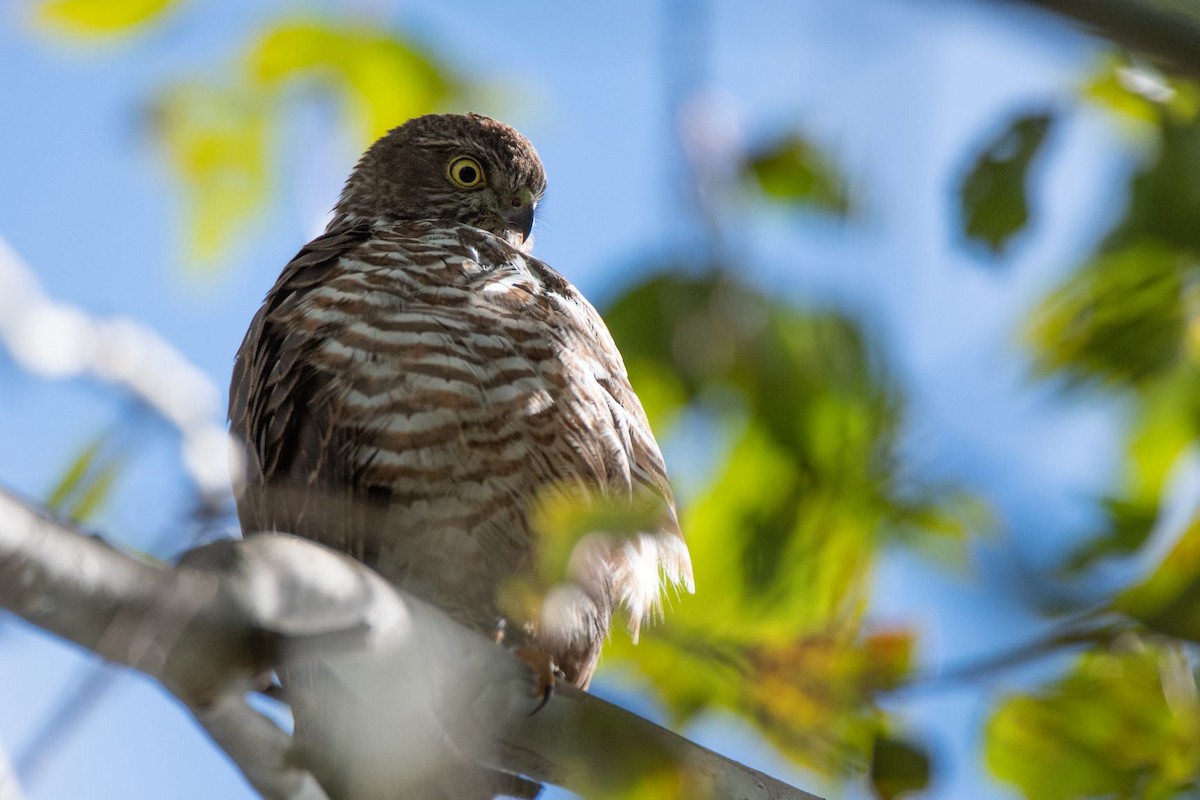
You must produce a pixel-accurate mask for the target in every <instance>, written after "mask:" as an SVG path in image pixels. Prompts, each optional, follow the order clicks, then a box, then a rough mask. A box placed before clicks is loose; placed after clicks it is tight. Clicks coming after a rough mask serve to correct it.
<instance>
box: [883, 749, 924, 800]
mask: <svg viewBox="0 0 1200 800" xmlns="http://www.w3.org/2000/svg"><path fill="white" fill-rule="evenodd" d="M931 772H932V766H931V764H930V759H929V754H928V753H927V752H925V749H924V748H922V747H920V746H918V745H916V744H914V743H912V742H908V741H904V740H902V739H895V738H892V737H890V736H882V735H881V736H878V737H876V738H875V747H874V749H873V750H872V753H871V788H872V789H873V790H874V792H875V796H876V797H878V798H880V800H896V798H901V797H910V796H912V795H914V794H917V793H919V792H921V791H922V790H924V789H926V788H927V787H928V786H929V778H930V773H931Z"/></svg>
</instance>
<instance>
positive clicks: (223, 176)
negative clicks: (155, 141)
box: [153, 83, 272, 263]
mask: <svg viewBox="0 0 1200 800" xmlns="http://www.w3.org/2000/svg"><path fill="white" fill-rule="evenodd" d="M271 113H272V110H271V102H270V98H268V97H265V96H263V95H261V94H256V93H253V92H250V91H246V90H243V89H235V88H221V87H216V86H209V85H204V84H196V83H186V84H179V85H176V86H174V87H172V88H171V89H170V90H168V91H167V92H166V93H165V94H164V95H163V96H162V97H161V98H160V99H159V101H158V103H157V105H156V107H155V109H154V116H153V120H154V124H155V129H156V131H157V133H158V135H159V138H160V139H161V141H162V142H163V145H164V146H165V148H166V152H167V157H168V159H169V162H170V164H171V166H172V167H173V168H174V170H175V171H176V173H178V175H179V176H180V178H182V180H183V187H184V198H185V213H186V219H187V222H188V225H189V232H188V244H189V247H188V251H189V254H190V256H191V257H192V259H193V261H195V262H200V263H204V262H211V261H212V260H213V259H215V258H216V257H217V256H218V255H220V254H222V253H223V252H224V251H225V249H226V248H227V247H228V246H229V245H230V244H231V243H232V241H233V240H234V238H235V237H236V236H237V234H239V233H241V232H244V231H246V230H248V228H249V224H250V223H251V222H252V221H253V220H254V218H255V215H256V212H258V211H259V210H260V208H261V207H262V206H263V204H264V203H265V201H266V199H267V196H268V187H269V184H270V180H269V174H268V170H269V165H270V164H269V158H268V153H267V145H268V133H269V131H270V121H271Z"/></svg>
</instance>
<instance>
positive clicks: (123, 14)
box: [36, 0, 178, 36]
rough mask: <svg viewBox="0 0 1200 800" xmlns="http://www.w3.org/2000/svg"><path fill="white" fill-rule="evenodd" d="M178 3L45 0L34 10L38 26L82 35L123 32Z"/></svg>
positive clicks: (174, 0)
mask: <svg viewBox="0 0 1200 800" xmlns="http://www.w3.org/2000/svg"><path fill="white" fill-rule="evenodd" d="M177 2H178V0H45V1H44V2H42V3H41V4H40V5H39V6H38V7H37V12H36V20H37V22H38V23H39V24H40V25H43V26H44V27H46V28H48V29H50V30H52V31H55V32H58V33H68V34H73V35H83V36H98V35H111V34H116V33H126V32H128V31H131V30H134V29H136V28H139V27H142V26H143V25H146V24H148V23H150V22H153V21H154V20H157V19H158V18H159V17H161V16H162V15H163V14H164V13H166V12H167V11H169V10H170V9H171V7H172V6H174V5H175V4H176V3H177Z"/></svg>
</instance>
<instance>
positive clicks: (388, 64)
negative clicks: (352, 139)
mask: <svg viewBox="0 0 1200 800" xmlns="http://www.w3.org/2000/svg"><path fill="white" fill-rule="evenodd" d="M247 68H248V70H249V73H250V76H251V77H252V79H253V80H255V81H257V82H259V83H260V84H262V85H266V86H273V85H277V84H279V83H280V82H283V81H291V80H296V79H305V80H312V81H317V82H320V83H323V84H324V85H325V86H326V87H327V88H329V89H332V90H333V91H334V92H335V93H337V94H338V95H340V97H341V98H342V99H343V100H344V101H345V102H346V103H347V108H348V110H349V111H350V112H351V114H352V116H353V118H354V120H355V122H356V124H357V127H358V129H359V134H360V137H361V141H362V143H363V144H364V145H365V144H367V143H369V142H371V141H373V140H374V139H376V138H378V137H379V136H381V135H383V134H384V133H386V132H387V131H388V130H389V129H390V128H392V127H394V126H396V125H399V124H400V123H402V122H404V121H405V120H406V119H409V118H410V117H414V116H419V115H421V114H426V113H429V112H430V111H434V110H436V108H437V106H438V105H439V104H440V103H442V102H443V101H445V99H446V98H447V97H448V96H449V94H450V92H451V90H452V88H453V82H452V81H451V80H450V79H449V78H447V77H446V75H445V73H444V70H443V69H442V68H441V67H439V65H438V64H437V63H436V62H435V61H434V60H433V59H432V57H430V56H428V55H426V54H425V53H423V52H422V51H421V50H419V49H418V48H416V47H415V46H413V45H412V44H410V43H409V42H407V41H405V40H404V39H402V38H401V37H399V36H397V35H395V34H390V33H387V32H381V31H380V30H379V29H370V28H365V27H356V26H350V25H335V24H328V23H324V22H318V21H307V20H296V21H289V22H284V23H281V24H278V25H276V26H274V27H272V28H270V29H268V30H267V31H266V32H265V33H264V34H263V36H262V37H261V38H260V39H259V40H258V42H257V43H256V44H255V46H254V47H253V48H252V49H251V52H250V55H249V58H248V60H247Z"/></svg>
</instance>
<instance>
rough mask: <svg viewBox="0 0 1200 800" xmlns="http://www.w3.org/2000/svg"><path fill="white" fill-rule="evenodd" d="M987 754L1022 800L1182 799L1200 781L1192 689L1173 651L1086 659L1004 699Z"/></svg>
mask: <svg viewBox="0 0 1200 800" xmlns="http://www.w3.org/2000/svg"><path fill="white" fill-rule="evenodd" d="M1169 687H1171V688H1169ZM1189 687H1190V691H1189ZM985 749H986V758H987V762H988V766H989V767H990V768H991V770H992V772H993V773H995V775H996V776H997V777H999V778H1000V779H1001V780H1004V781H1006V782H1008V783H1011V784H1013V785H1015V786H1016V788H1017V789H1018V790H1019V791H1020V792H1022V793H1023V794H1024V796H1025V797H1029V798H1037V800H1076V798H1081V797H1129V798H1132V797H1138V798H1164V799H1165V798H1170V797H1176V796H1179V792H1180V791H1182V790H1184V789H1188V788H1192V789H1194V788H1195V781H1196V775H1197V774H1200V706H1197V703H1196V699H1195V683H1194V681H1193V677H1192V675H1191V672H1190V670H1189V669H1188V668H1187V667H1186V661H1185V659H1182V658H1180V657H1178V654H1177V653H1176V652H1175V651H1173V649H1172V648H1170V647H1166V648H1164V647H1161V646H1157V645H1154V644H1150V645H1147V644H1144V643H1140V642H1136V641H1133V642H1127V643H1126V647H1124V648H1116V649H1113V650H1105V651H1096V652H1090V653H1088V654H1086V655H1084V656H1083V657H1082V658H1081V659H1080V660H1079V663H1078V664H1077V665H1076V667H1075V668H1074V669H1073V670H1071V672H1070V673H1069V674H1067V675H1066V676H1065V677H1063V678H1062V679H1060V680H1058V681H1055V682H1054V683H1051V684H1049V685H1048V686H1045V687H1044V688H1042V689H1040V690H1038V691H1037V692H1035V693H1031V694H1018V695H1013V696H1010V697H1008V698H1007V699H1005V700H1003V701H1002V702H1001V703H1000V704H999V705H998V707H997V708H996V711H995V713H994V714H993V715H992V718H991V719H990V720H989V722H988V725H987V730H986V743H985Z"/></svg>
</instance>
